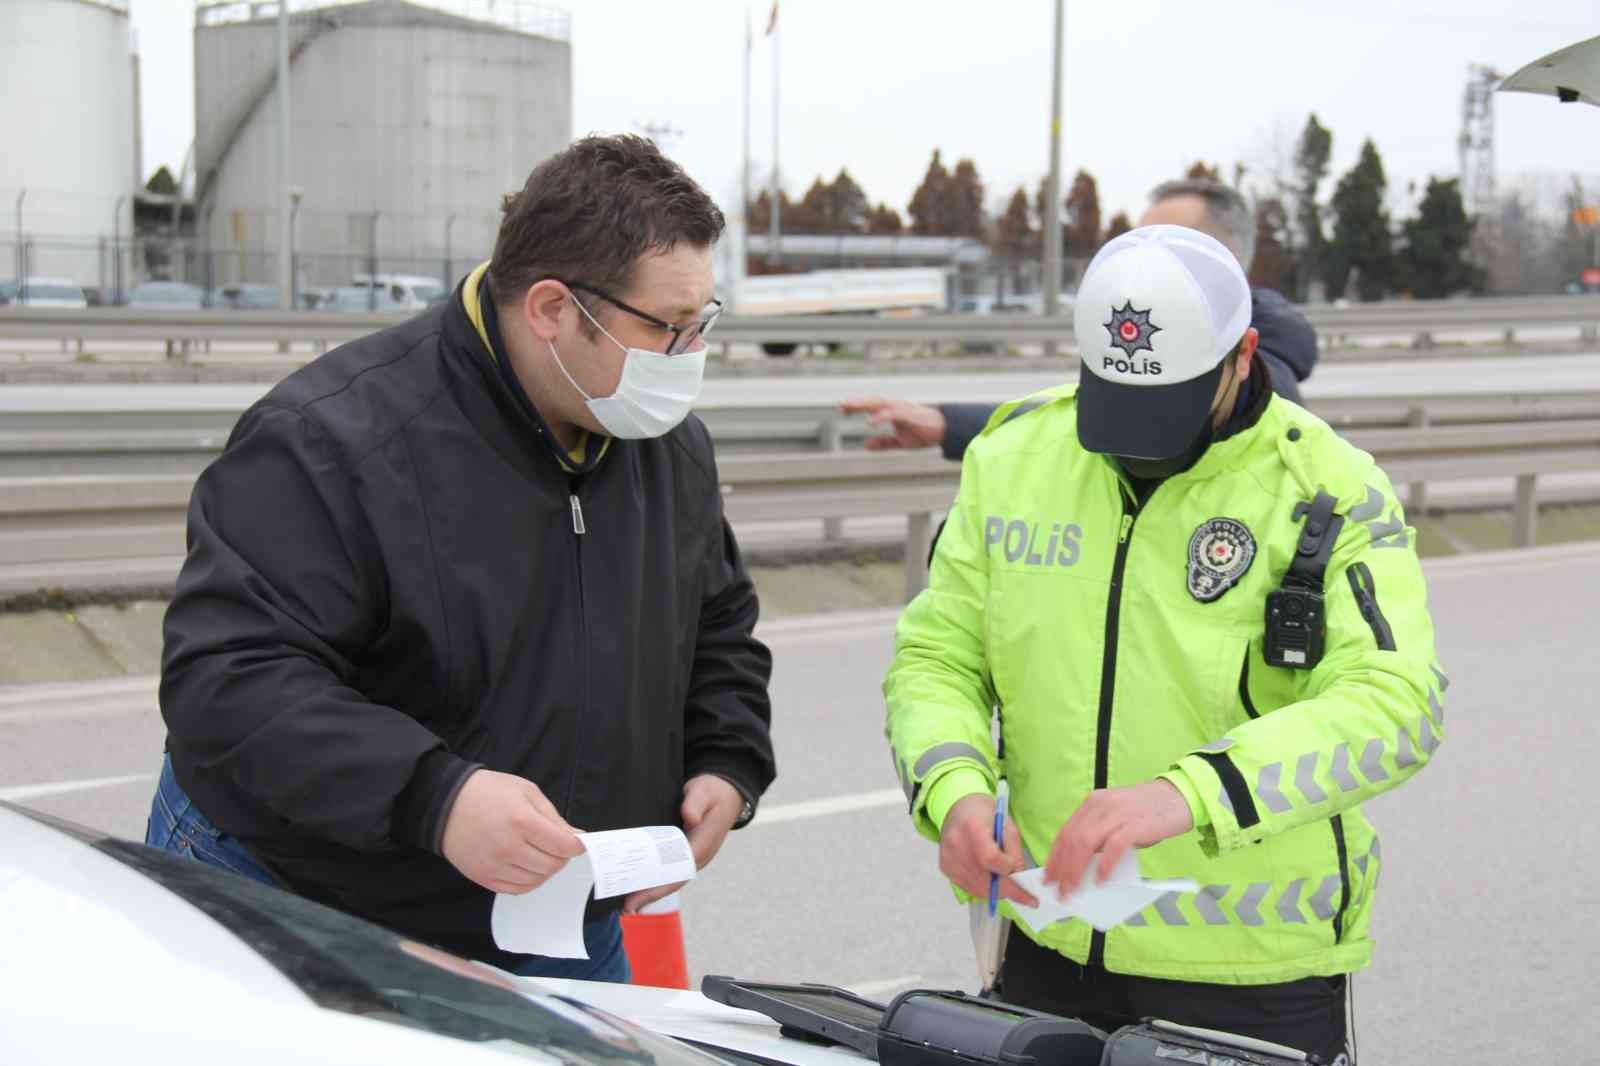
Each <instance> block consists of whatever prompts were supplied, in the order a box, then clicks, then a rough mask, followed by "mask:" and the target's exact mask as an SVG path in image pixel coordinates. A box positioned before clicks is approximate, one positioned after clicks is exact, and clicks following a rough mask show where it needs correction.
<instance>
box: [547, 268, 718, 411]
mask: <svg viewBox="0 0 1600 1066" xmlns="http://www.w3.org/2000/svg"><path fill="white" fill-rule="evenodd" d="M572 302H573V303H574V304H576V305H577V308H578V310H580V311H582V312H583V315H584V317H585V318H587V319H588V320H589V321H590V322H594V325H595V328H596V329H598V330H599V331H600V332H601V333H605V335H606V338H607V339H608V340H610V341H611V343H612V344H615V345H616V346H617V347H618V348H621V349H622V350H623V351H624V352H625V353H627V355H626V358H625V359H624V361H623V364H622V379H621V380H620V381H618V382H617V391H616V392H613V393H612V394H611V395H610V396H601V397H599V398H596V397H593V396H590V395H589V394H588V393H587V392H584V391H583V387H582V386H581V385H579V384H578V383H577V382H576V381H573V380H572V375H571V374H569V373H567V368H566V366H565V365H564V364H563V363H562V362H561V353H559V352H557V351H556V346H555V344H553V343H552V344H551V345H550V354H551V355H553V356H555V359H556V366H558V367H560V369H561V373H562V374H563V375H564V376H565V377H566V379H567V380H568V381H569V382H571V383H572V387H573V388H574V389H577V390H578V395H580V396H582V397H583V398H584V401H585V402H586V403H587V404H588V407H589V413H590V414H592V415H594V417H595V420H596V421H598V422H599V423H600V425H601V426H603V427H604V428H605V431H606V432H607V433H609V434H610V435H611V436H613V437H617V438H619V439H621V440H643V439H645V438H647V437H659V436H662V435H663V434H665V433H667V432H668V431H670V430H671V429H672V428H673V427H674V426H676V425H677V424H678V423H679V422H682V421H683V420H684V419H685V418H687V417H688V416H689V408H691V407H693V406H694V402H695V400H697V399H699V398H700V384H701V381H702V380H703V379H704V377H705V370H706V349H705V348H701V349H700V350H699V351H697V352H684V353H683V354H682V355H662V354H661V353H660V352H652V351H649V350H648V349H645V348H629V347H627V346H626V345H624V344H623V343H622V342H621V341H619V340H617V338H615V337H613V336H611V334H610V333H606V329H605V327H604V326H602V325H600V323H598V322H595V319H594V316H593V315H591V314H589V311H588V309H587V308H586V307H584V306H583V304H581V303H578V301H577V300H574V301H572Z"/></svg>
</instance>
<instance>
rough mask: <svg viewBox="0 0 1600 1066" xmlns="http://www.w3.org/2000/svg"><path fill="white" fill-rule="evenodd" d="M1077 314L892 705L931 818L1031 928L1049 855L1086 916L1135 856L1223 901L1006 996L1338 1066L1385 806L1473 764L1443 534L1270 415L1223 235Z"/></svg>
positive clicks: (1197, 904)
mask: <svg viewBox="0 0 1600 1066" xmlns="http://www.w3.org/2000/svg"><path fill="white" fill-rule="evenodd" d="M1074 314H1075V323H1074V325H1075V327H1076V330H1077V336H1078V339H1079V343H1080V344H1081V345H1082V350H1083V366H1082V370H1081V373H1080V379H1079V383H1078V385H1077V387H1076V388H1074V387H1072V386H1062V387H1059V388H1056V389H1052V390H1048V391H1046V392H1044V393H1042V394H1040V395H1038V396H1035V397H1033V398H1031V399H1030V400H1028V401H1026V402H1023V403H1020V404H1012V405H1009V406H1008V407H1003V408H1002V409H1001V410H1000V411H999V412H998V413H997V414H996V416H995V418H994V419H993V420H991V422H990V423H989V426H988V428H987V429H986V430H985V431H984V432H983V434H982V435H980V436H979V438H978V439H977V441H975V442H974V444H973V446H972V448H971V449H970V450H969V451H968V453H967V456H966V460H965V463H964V465H963V468H962V478H961V488H960V491H959V494H958V496H957V499H956V502H955V505H954V509H953V511H952V513H951V515H950V519H949V523H948V525H947V526H946V528H945V530H944V534H943V536H942V538H941V539H940V541H939V544H938V548H937V552H936V554H935V556H934V559H933V567H932V573H931V577H930V584H929V588H928V589H927V590H926V591H925V592H924V593H922V595H920V596H919V597H918V598H917V599H916V601H915V602H913V603H912V604H911V606H910V607H909V608H907V610H906V612H905V614H904V616H903V617H902V619H901V621H900V625H899V630H898V637H897V649H896V654H895V659H894V663H893V666H892V667H891V669H890V671H889V674H888V677H887V679H886V681H885V683H884V692H885V695H886V698H887V703H888V735H889V740H890V743H891V746H892V749H893V754H894V759H895V763H896V767H897V770H898V771H899V774H900V777H901V781H902V783H903V784H904V786H905V788H906V790H907V794H908V796H909V798H910V800H911V813H912V817H913V820H914V822H915V824H916V827H917V829H918V830H919V831H920V832H921V833H922V834H924V835H925V836H927V837H929V838H930V839H934V840H937V841H938V842H939V844H940V870H941V871H942V872H943V873H944V874H945V876H946V877H948V878H949V879H950V881H951V882H953V884H954V885H955V887H956V889H957V890H958V894H961V895H963V896H968V897H970V896H981V895H982V894H983V893H985V892H986V891H987V889H988V884H989V876H990V874H991V873H995V874H999V875H1002V895H1003V898H1004V900H1005V901H1006V902H1005V903H1003V905H1002V906H1003V907H1004V908H1005V909H1007V910H1010V908H1011V904H1012V902H1020V903H1022V904H1029V903H1032V902H1034V901H1033V897H1031V896H1029V894H1028V893H1027V892H1025V891H1024V890H1023V889H1022V888H1021V886H1019V885H1017V884H1016V883H1014V882H1013V881H1011V880H1010V879H1009V877H1007V876H1005V875H1010V874H1013V873H1015V872H1017V871H1019V870H1021V869H1023V868H1025V867H1030V866H1035V865H1038V863H1037V862H1036V861H1035V859H1041V860H1043V861H1044V864H1045V871H1046V872H1045V885H1046V890H1047V891H1057V892H1060V893H1062V894H1066V893H1070V892H1072V891H1073V890H1074V889H1075V888H1076V887H1077V886H1078V885H1079V884H1080V883H1081V882H1082V880H1083V878H1084V876H1085V870H1086V867H1087V865H1088V863H1089V861H1090V859H1091V857H1093V856H1096V855H1098V856H1099V867H1098V868H1099V869H1100V870H1110V869H1112V868H1113V867H1115V865H1116V864H1117V862H1118V861H1119V860H1120V859H1121V858H1122V857H1123V856H1124V855H1126V854H1127V853H1128V851H1129V849H1139V850H1138V851H1137V860H1138V864H1139V866H1140V869H1141V871H1142V873H1143V875H1144V876H1145V877H1147V878H1192V879H1193V880H1195V881H1196V882H1198V883H1199V885H1200V886H1201V887H1200V890H1199V891H1198V892H1196V893H1174V894H1169V895H1167V896H1165V897H1163V898H1162V899H1160V900H1159V901H1158V902H1156V903H1155V904H1153V905H1151V906H1150V907H1148V908H1146V909H1145V910H1144V911H1143V912H1141V913H1140V914H1138V915H1137V916H1135V917H1134V918H1133V919H1131V920H1130V921H1128V922H1126V923H1124V924H1123V925H1121V926H1118V927H1116V928H1114V929H1112V930H1110V931H1109V932H1104V933H1102V932H1099V931H1096V930H1094V929H1092V928H1090V927H1089V926H1088V925H1086V924H1084V923H1082V922H1080V921H1077V920H1067V921H1064V922H1060V923H1057V924H1053V925H1049V926H1047V927H1045V928H1042V929H1030V928H1028V927H1026V926H1025V925H1019V928H1018V930H1017V931H1014V932H1013V933H1012V935H1011V937H1010V944H1009V948H1008V951H1007V955H1006V959H1005V962H1004V965H1003V967H1002V969H1001V973H1000V985H999V987H1000V992H1001V994H1002V995H1003V996H1004V998H1006V999H1008V1000H1010V1001H1012V1002H1016V1003H1020V1004H1024V1005H1028V1006H1033V1007H1037V1008H1041V1009H1044V1010H1049V1011H1052V1012H1055V1013H1059V1014H1065V1015H1070V1016H1077V1017H1081V1018H1084V1019H1086V1020H1088V1021H1090V1022H1092V1023H1094V1024H1097V1025H1100V1026H1103V1027H1108V1028H1109V1027H1115V1026H1117V1025H1120V1024H1124V1023H1128V1022H1132V1021H1136V1020H1138V1019H1139V1018H1141V1017H1143V1016H1152V1015H1154V1016H1159V1017H1164V1018H1167V1019H1169V1020H1173V1021H1178V1022H1183V1023H1189V1024H1196V1025H1202V1026H1210V1027H1214V1028H1219V1029H1223V1030H1228V1031H1232V1032H1236V1033H1241V1034H1244V1035H1247V1036H1254V1037H1258V1038H1262V1039H1268V1040H1274V1041H1277V1042H1280V1043H1284V1044H1288V1045H1290V1046H1293V1047H1298V1048H1301V1049H1303V1050H1305V1051H1308V1052H1314V1053H1317V1054H1319V1055H1321V1056H1322V1057H1323V1061H1327V1062H1331V1061H1335V1060H1336V1059H1337V1057H1338V1056H1339V1055H1341V1054H1343V1053H1344V1050H1345V1044H1346V1011H1345V1009H1344V996H1345V991H1346V987H1345V986H1346V981H1347V975H1349V974H1351V973H1353V972H1354V971H1356V970H1359V969H1361V968H1362V967H1364V966H1366V965H1367V963H1368V960H1369V958H1370V957H1371V953H1372V941H1371V939H1370V937H1369V935H1368V928H1369V924H1370V922H1371V917H1372V908H1373V894H1374V888H1375V885H1376V884H1377V880H1378V873H1379V868H1380V865H1381V861H1380V850H1379V846H1378V837H1377V835H1376V833H1375V832H1374V831H1373V828H1372V826H1371V825H1370V824H1369V823H1368V822H1367V820H1366V818H1365V817H1363V815H1362V813H1361V804H1362V803H1363V802H1364V801H1365V800H1367V799H1368V798H1370V797H1372V796H1374V795H1377V794H1378V793H1380V792H1384V791H1387V790H1388V789H1391V788H1394V787H1395V786H1396V785H1399V784H1400V783H1402V782H1404V781H1406V780H1408V779H1409V778H1410V777H1411V776H1412V775H1414V774H1415V773H1416V772H1417V771H1418V770H1419V769H1421V767H1422V766H1424V765H1426V763H1427V762H1428V761H1429V758H1430V757H1431V756H1432V754H1433V753H1434V751H1435V749H1436V748H1437V747H1438V746H1439V743H1440V740H1441V738H1442V725H1443V717H1444V712H1443V703H1442V698H1443V692H1444V689H1445V686H1446V680H1445V677H1444V674H1443V673H1442V672H1441V671H1440V669H1439V667H1438V665H1437V663H1436V662H1435V658H1434V646H1433V627H1432V624H1431V622H1430V620H1429V617H1428V612H1427V606H1426V590H1425V588H1424V584H1423V578H1422V573H1421V569H1420V567H1419V564H1418V561H1417V557H1416V553H1415V550H1414V546H1413V533H1412V531H1411V530H1410V529H1409V528H1408V527H1407V526H1406V524H1405V519H1404V517H1403V515H1402V512H1401V509H1400V506H1399V504H1398V503H1397V502H1396V500H1395V495H1394V491H1393V488H1392V487H1391V485H1390V483H1389V479H1388V478H1387V477H1385V476H1384V474H1383V471H1381V470H1380V469H1378V467H1377V466H1376V465H1375V464H1374V462H1373V460H1372V457H1371V456H1369V455H1367V454H1366V453H1364V452H1361V451H1359V450H1357V449H1356V448H1354V447H1353V446H1351V445H1350V444H1348V443H1346V442H1344V441H1343V440H1341V439H1340V438H1339V437H1338V436H1336V435H1335V434H1334V433H1333V431H1332V430H1330V429H1329V427H1328V426H1327V425H1326V424H1325V423H1323V422H1322V421H1321V420H1319V419H1317V418H1316V417H1315V416H1313V415H1311V414H1309V413H1307V412H1306V411H1305V410H1304V409H1302V408H1300V407H1298V406H1296V405H1294V404H1292V403H1290V402H1288V401H1286V400H1284V399H1283V398H1281V397H1279V396H1275V395H1274V394H1273V392H1272V390H1271V389H1270V388H1269V387H1268V383H1267V380H1266V375H1265V374H1264V372H1263V369H1262V365H1261V361H1260V360H1259V359H1258V358H1256V354H1257V349H1256V345H1257V334H1256V331H1255V330H1254V329H1252V328H1250V327H1249V318H1250V290H1249V287H1248V285H1247V284H1246V282H1245V278H1244V274H1243V273H1242V271H1241V270H1240V268H1239V264H1238V262H1237V260H1236V259H1235V258H1234V256H1232V255H1231V254H1230V253H1229V252H1228V250H1227V249H1226V248H1224V247H1223V246H1222V245H1221V244H1219V243H1218V242H1217V241H1216V240H1214V239H1213V238H1211V237H1209V236H1206V235H1205V234H1202V233H1200V232H1198V231H1195V230H1192V229H1188V228H1185V227H1180V226H1148V227H1143V228H1140V229H1136V230H1133V231H1132V232H1130V233H1128V234H1125V235H1123V236H1122V237H1119V238H1117V239H1116V240H1114V241H1112V242H1111V243H1109V244H1107V245H1106V246H1105V247H1104V248H1103V249H1102V250H1101V251H1100V253H1099V254H1098V255H1096V256H1095V258H1094V260H1093V261H1092V262H1091V264H1090V266H1089V268H1088V270H1087V272H1086V274H1085V277H1084V281H1083V285H1082V287H1081V289H1080V290H1079V295H1078V303H1077V306H1076V308H1075V312H1074ZM994 713H998V715H999V738H1000V743H999V745H998V746H997V745H996V744H995V743H993V742H992V741H991V736H992V733H991V716H992V714H994ZM1001 775H1004V776H1005V777H1006V778H1007V779H1008V781H1009V786H1010V789H1011V797H1012V798H1011V807H1010V810H1011V812H1012V815H1013V816H1014V824H1012V823H1011V822H1010V820H1009V819H1008V824H1007V826H1006V831H1005V838H1004V847H1003V848H998V847H996V846H995V844H994V842H993V824H992V823H993V817H994V807H995V801H994V798H993V796H994V793H995V789H996V784H997V780H998V779H999V777H1000V776H1001ZM1012 913H1013V914H1014V913H1015V912H1014V911H1012Z"/></svg>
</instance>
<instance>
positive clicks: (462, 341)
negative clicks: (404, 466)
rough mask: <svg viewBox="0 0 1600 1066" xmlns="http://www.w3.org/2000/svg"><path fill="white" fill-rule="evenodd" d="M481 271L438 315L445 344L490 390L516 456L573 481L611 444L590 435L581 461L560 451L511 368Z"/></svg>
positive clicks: (484, 268)
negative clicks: (550, 465)
mask: <svg viewBox="0 0 1600 1066" xmlns="http://www.w3.org/2000/svg"><path fill="white" fill-rule="evenodd" d="M487 267H488V264H487V263H485V264H483V265H481V266H479V267H478V268H477V269H476V270H474V271H473V272H472V273H471V274H469V275H468V276H467V277H466V278H465V279H464V280H463V281H462V283H461V284H460V285H459V286H457V288H456V291H455V294H454V296H453V297H452V298H451V300H450V301H449V304H448V306H447V308H446V310H445V315H444V318H445V340H446V343H447V344H448V345H449V346H450V347H452V348H453V349H455V354H456V355H457V357H458V359H461V360H462V361H465V362H467V363H469V364H471V377H472V378H473V379H474V380H475V381H478V382H481V383H482V385H483V386H485V387H487V389H488V390H489V391H490V393H491V394H492V396H493V398H494V400H495V407H496V409H497V413H498V415H499V417H500V418H501V419H503V420H509V428H511V429H513V430H515V435H516V436H518V437H520V438H523V441H522V443H521V445H520V446H519V447H518V449H517V450H518V451H519V452H523V453H525V454H527V453H531V455H530V456H529V457H531V458H534V459H535V461H538V462H548V461H550V460H553V461H554V462H555V464H556V465H557V466H558V467H559V468H560V469H561V470H562V471H563V472H564V473H566V474H569V475H571V476H574V477H581V476H583V475H585V474H588V473H590V472H591V471H593V470H594V469H595V467H596V466H598V465H599V464H600V461H601V460H602V459H603V458H604V457H605V454H606V452H608V451H609V450H610V449H611V447H612V446H614V444H615V442H614V441H612V440H611V439H610V438H609V437H602V436H598V435H590V437H589V440H588V447H587V449H586V453H585V455H584V459H583V461H582V462H578V461H576V460H574V459H573V458H572V457H571V456H570V455H568V454H567V452H566V451H565V450H564V449H563V448H562V447H561V444H560V442H559V441H557V440H556V437H555V434H554V433H553V432H551V430H550V427H549V425H548V424H547V423H546V422H545V420H544V418H543V416H541V415H540V414H539V409H538V408H537V407H535V406H534V405H533V401H532V400H530V399H529V398H528V394H527V391H526V390H525V389H524V388H523V387H522V382H521V380H520V379H519V378H518V377H517V375H516V372H515V371H514V370H513V369H512V367H511V359H510V357H509V355H508V354H507V352H506V349H505V341H504V339H503V337H502V335H501V332H500V320H499V316H498V314H497V312H496V309H495V306H494V300H492V299H491V298H490V296H489V286H488V284H487V283H486V282H485V281H484V276H485V274H486V273H487ZM476 418H477V416H476V414H474V420H476ZM530 444H531V445H532V446H531V447H530V446H529V445H530ZM496 447H497V449H501V448H502V444H501V443H497V444H496Z"/></svg>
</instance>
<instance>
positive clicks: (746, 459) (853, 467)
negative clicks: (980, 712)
mask: <svg viewBox="0 0 1600 1066" xmlns="http://www.w3.org/2000/svg"><path fill="white" fill-rule="evenodd" d="M1349 438H1350V439H1351V441H1352V442H1353V443H1355V444H1356V445H1357V446H1359V447H1362V448H1364V449H1366V450H1367V451H1369V452H1371V453H1372V454H1373V455H1374V456H1375V457H1376V458H1377V459H1378V461H1379V463H1380V464H1381V465H1382V466H1383V467H1384V469H1385V470H1386V472H1387V473H1388V474H1389V476H1390V478H1391V479H1392V480H1393V481H1394V482H1395V483H1396V484H1401V483H1411V484H1412V485H1413V486H1414V487H1413V489H1412V492H1413V494H1414V495H1413V498H1412V508H1413V510H1416V509H1417V506H1418V498H1417V496H1416V495H1415V494H1416V493H1418V492H1420V491H1421V490H1420V489H1418V488H1417V487H1416V486H1424V485H1428V484H1432V483H1436V482H1449V481H1461V480H1476V479H1485V478H1498V479H1514V481H1513V483H1514V486H1515V488H1514V492H1513V498H1512V500H1511V501H1509V502H1510V503H1511V505H1512V507H1513V531H1514V535H1513V541H1514V543H1515V544H1516V545H1517V546H1518V547H1531V546H1533V545H1534V544H1535V543H1536V541H1537V539H1538V538H1537V526H1538V507H1539V479H1540V478H1541V477H1544V476H1548V475H1555V474H1569V473H1592V472H1600V418H1590V419H1575V420H1569V421H1563V422H1537V423H1522V422H1508V423H1498V424H1492V425H1480V426H1468V427H1438V426H1427V427H1419V428H1406V429H1362V430H1356V431H1352V432H1351V433H1350V434H1349ZM720 467H721V481H722V492H723V502H724V507H725V509H726V512H727V514H728V517H729V520H730V521H731V522H733V523H734V525H735V526H736V527H748V526H752V525H756V524H760V523H772V522H795V521H800V520H805V521H812V520H821V521H824V522H826V521H830V520H843V519H845V518H865V517H872V516H902V515H903V516H906V517H907V518H908V526H907V535H906V544H905V563H904V566H905V589H906V594H907V596H911V595H914V594H915V593H916V592H917V591H918V590H919V589H920V588H921V587H922V586H923V584H924V583H925V581H926V556H927V552H928V547H929V543H930V540H931V537H932V532H933V528H934V519H935V517H936V516H937V515H938V514H940V513H942V512H943V511H944V510H945V509H946V508H947V507H948V506H949V503H950V500H951V498H952V496H953V494H954V492H955V488H956V484H957V480H958V477H959V468H958V467H957V466H956V465H955V464H953V463H949V462H946V461H945V460H943V459H942V458H940V457H939V456H938V455H937V454H935V453H932V452H899V453H887V454H871V453H866V452H854V453H833V454H828V453H823V454H812V455H762V456H756V455H748V456H731V457H728V458H725V459H723V460H722V461H721V464H720ZM193 484H194V474H192V473H168V474H153V475H143V476H136V477H129V476H104V475H94V476H79V477H21V478H3V479H0V570H3V569H4V568H6V567H13V568H16V567H30V568H32V569H33V570H35V571H37V570H38V569H39V568H40V567H43V568H45V569H49V568H50V567H51V566H59V567H62V568H63V569H70V568H71V567H73V566H75V565H80V564H84V563H94V562H101V563H104V564H106V565H105V566H102V567H101V569H100V572H101V573H102V575H103V574H104V573H106V572H107V571H108V570H110V569H113V568H114V567H113V566H112V563H111V561H113V560H117V561H122V562H123V563H125V564H127V565H128V566H129V567H130V568H132V569H134V570H137V571H138V572H140V573H149V572H150V570H151V566H150V565H149V564H151V563H158V564H159V565H157V566H156V570H157V571H160V570H161V569H162V568H163V567H165V569H166V571H167V572H168V573H167V577H168V580H170V579H171V577H172V576H173V575H174V574H175V573H176V567H177V565H178V560H179V559H181V556H182V554H183V550H184V517H185V511H186V508H187V505H188V500H189V494H190V491H191V489H192V488H193ZM141 562H142V563H143V564H144V565H142V566H141V565H140V564H141ZM41 583H42V584H46V585H48V584H52V583H54V582H50V581H46V582H41Z"/></svg>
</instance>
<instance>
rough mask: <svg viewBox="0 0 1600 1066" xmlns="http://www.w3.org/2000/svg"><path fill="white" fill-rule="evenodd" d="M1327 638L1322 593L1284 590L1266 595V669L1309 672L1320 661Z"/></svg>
mask: <svg viewBox="0 0 1600 1066" xmlns="http://www.w3.org/2000/svg"><path fill="white" fill-rule="evenodd" d="M1327 635H1328V628H1327V620H1326V619H1325V618H1324V617H1323V614H1322V593H1320V592H1312V591H1311V590H1310V589H1303V588H1295V587H1294V586H1288V587H1285V588H1280V589H1277V590H1275V591H1273V592H1271V593H1269V594H1268V595H1267V636H1266V640H1265V641H1264V642H1263V644H1264V647H1263V649H1262V651H1263V654H1264V655H1265V657H1266V660H1267V665H1269V666H1287V667H1289V668H1290V669H1292V670H1310V669H1311V668H1312V667H1314V666H1316V665H1317V664H1318V663H1319V662H1321V661H1322V648H1323V642H1324V640H1325V639H1326V637H1327Z"/></svg>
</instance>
